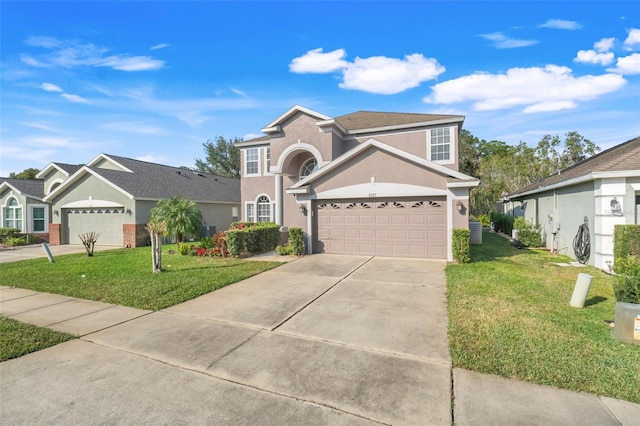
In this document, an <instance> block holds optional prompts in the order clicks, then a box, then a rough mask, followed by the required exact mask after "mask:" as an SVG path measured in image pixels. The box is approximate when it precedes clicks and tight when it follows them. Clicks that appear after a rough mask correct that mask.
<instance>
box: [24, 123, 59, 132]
mask: <svg viewBox="0 0 640 426" xmlns="http://www.w3.org/2000/svg"><path fill="white" fill-rule="evenodd" d="M20 124H22V125H23V126H27V127H31V128H34V129H39V130H46V131H47V132H52V133H59V132H58V130H57V129H54V128H53V127H51V126H48V125H46V124H42V123H33V122H23V123H20Z"/></svg>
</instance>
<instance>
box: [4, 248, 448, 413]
mask: <svg viewBox="0 0 640 426" xmlns="http://www.w3.org/2000/svg"><path fill="white" fill-rule="evenodd" d="M444 266H445V263H444V262H439V261H428V260H417V259H390V258H379V257H373V258H372V257H357V256H332V255H313V256H306V257H303V258H301V259H299V260H296V261H294V262H291V263H288V264H285V265H282V266H280V267H278V268H276V269H274V270H271V271H268V272H265V273H263V274H260V275H258V276H255V277H252V278H249V279H247V280H245V281H242V282H240V283H237V284H234V285H232V286H229V287H226V288H224V289H221V290H218V291H215V292H213V293H210V294H207V295H205V296H202V297H199V298H197V299H194V300H192V301H189V302H186V303H183V304H180V305H176V306H174V307H172V308H169V309H166V310H163V311H159V312H154V313H149V314H147V315H143V316H140V317H138V318H136V319H133V320H131V321H128V322H125V323H123V324H120V325H117V326H115V327H111V328H108V329H105V330H102V331H99V332H97V333H92V334H88V335H86V336H84V337H82V338H81V339H78V340H74V341H70V342H67V343H64V344H61V345H58V346H55V347H53V348H49V349H46V350H43V351H40V352H37V353H33V354H30V355H27V356H24V357H21V358H18V359H15V360H10V361H7V362H3V363H1V364H0V377H2V380H1V383H0V391H1V394H2V399H1V412H2V419H3V423H5V424H62V423H64V424H80V423H82V424H106V423H108V424H113V423H127V424H233V425H241V424H247V425H249V424H251V425H255V424H260V425H283V424H305V425H310V424H332V425H333V424H348V425H351V424H354V425H360V424H362V425H365V424H395V425H400V424H420V425H425V424H442V425H450V424H451V399H450V397H451V369H450V368H451V362H450V356H449V349H448V341H447V310H446V298H445V276H444V271H443V269H444Z"/></svg>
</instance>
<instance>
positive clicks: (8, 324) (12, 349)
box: [0, 316, 75, 361]
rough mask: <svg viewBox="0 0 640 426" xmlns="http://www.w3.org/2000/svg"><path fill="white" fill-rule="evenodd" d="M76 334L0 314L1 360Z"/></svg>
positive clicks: (16, 356)
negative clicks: (38, 325) (37, 325)
mask: <svg viewBox="0 0 640 426" xmlns="http://www.w3.org/2000/svg"><path fill="white" fill-rule="evenodd" d="M71 339H75V336H73V335H71V334H67V333H61V332H59V331H53V330H49V329H48V328H43V327H36V326H35V325H31V324H25V323H23V322H20V321H16V320H12V319H10V318H6V317H2V316H0V361H6V360H8V359H12V358H18V357H20V356H22V355H26V354H28V353H31V352H36V351H39V350H41V349H45V348H48V347H50V346H54V345H57V344H58V343H62V342H66V341H67V340H71Z"/></svg>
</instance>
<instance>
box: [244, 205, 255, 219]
mask: <svg viewBox="0 0 640 426" xmlns="http://www.w3.org/2000/svg"><path fill="white" fill-rule="evenodd" d="M246 207H247V208H246V215H245V218H244V220H245V222H255V221H256V215H255V208H256V206H255V204H253V203H247V205H246Z"/></svg>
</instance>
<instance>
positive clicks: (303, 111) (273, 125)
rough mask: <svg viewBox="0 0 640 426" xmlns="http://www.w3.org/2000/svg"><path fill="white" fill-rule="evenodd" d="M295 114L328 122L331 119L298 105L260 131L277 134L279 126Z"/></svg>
mask: <svg viewBox="0 0 640 426" xmlns="http://www.w3.org/2000/svg"><path fill="white" fill-rule="evenodd" d="M296 114H306V115H310V116H311V117H313V118H317V119H318V120H330V119H331V117H328V116H326V115H324V114H321V113H319V112H316V111H313V110H311V109H309V108H305V107H303V106H300V105H294V106H293V107H291V108H289V110H288V111H287V112H285V113H284V114H282V115H281V116H280V117H278V118H276V119H275V120H273V121H272V122H271V123H269V124H267V125H266V126H265V127H263V128H262V131H263V132H264V133H278V132H279V131H280V128H279V126H281V125H282V123H284V122H285V121H287V120H288V119H289V118H291V117H293V116H294V115H296Z"/></svg>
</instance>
